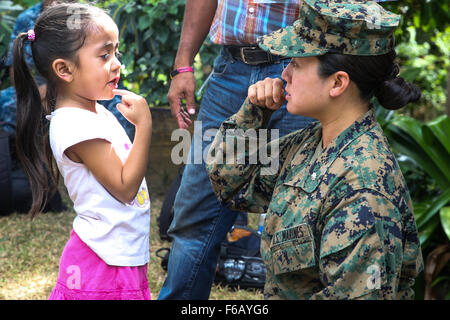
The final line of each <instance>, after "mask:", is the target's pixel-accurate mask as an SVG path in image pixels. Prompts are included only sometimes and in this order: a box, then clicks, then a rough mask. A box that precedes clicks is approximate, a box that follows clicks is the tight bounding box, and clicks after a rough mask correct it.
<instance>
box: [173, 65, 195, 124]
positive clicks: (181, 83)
mask: <svg viewBox="0 0 450 320" xmlns="http://www.w3.org/2000/svg"><path fill="white" fill-rule="evenodd" d="M167 99H168V100H169V104H170V109H171V111H172V116H173V117H174V118H175V119H176V120H177V123H178V127H179V128H181V129H187V128H188V127H189V126H190V125H191V124H192V120H191V118H190V116H191V115H193V114H195V77H194V74H193V73H192V72H183V73H179V74H177V75H176V76H175V77H174V78H173V79H172V82H171V83H170V88H169V93H168V94H167ZM183 99H186V107H187V112H186V110H185V109H184V107H183V103H182V100H183Z"/></svg>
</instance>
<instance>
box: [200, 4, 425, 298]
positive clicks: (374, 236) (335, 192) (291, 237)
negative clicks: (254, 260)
mask: <svg viewBox="0 0 450 320" xmlns="http://www.w3.org/2000/svg"><path fill="white" fill-rule="evenodd" d="M399 19H400V17H399V16H397V15H395V14H393V13H391V12H387V11H385V10H384V9H383V8H382V7H381V6H379V5H378V4H376V3H375V2H373V1H361V0H346V1H332V0H330V1H327V0H303V1H302V3H301V5H300V19H299V20H298V21H296V22H295V23H294V25H293V26H290V27H287V28H284V29H281V30H279V31H275V32H273V33H272V34H269V35H267V36H264V37H263V38H262V39H261V40H260V43H259V45H260V47H261V48H263V49H265V50H269V51H270V52H271V53H272V54H279V55H283V56H287V57H292V59H291V62H290V64H289V65H288V66H287V67H286V69H285V70H284V71H283V73H282V78H283V79H284V80H285V81H286V87H285V88H284V87H283V82H282V81H281V79H270V78H267V79H265V80H264V81H260V82H257V83H256V84H254V85H252V86H251V87H250V88H249V90H248V99H247V100H246V101H245V102H244V104H243V105H242V107H241V109H240V110H239V111H238V113H236V114H235V115H233V116H232V117H231V118H229V119H227V120H225V121H224V122H223V124H222V126H221V128H220V132H219V133H218V134H217V136H216V138H215V140H214V142H213V144H212V145H211V149H210V151H211V153H210V155H209V164H208V166H207V169H208V171H209V174H210V178H211V182H212V184H213V187H214V190H215V192H216V194H217V196H218V198H219V200H220V201H221V202H222V203H229V204H231V206H232V207H233V208H234V209H238V210H243V211H244V210H245V211H248V212H259V213H267V215H266V219H265V224H264V230H263V233H262V238H261V240H262V241H261V255H262V258H263V259H264V261H265V263H266V267H267V277H266V284H265V287H264V295H265V297H266V298H268V299H412V298H413V297H414V291H413V288H412V287H413V285H414V281H415V278H416V277H417V275H418V274H419V272H420V271H421V270H422V269H423V260H422V254H421V250H420V241H419V234H418V231H417V226H416V223H415V220H414V214H413V209H412V203H411V198H410V196H409V193H408V188H407V186H406V183H405V180H404V178H403V175H402V173H401V171H400V167H399V165H398V164H397V161H396V160H395V157H394V156H393V154H392V152H391V150H390V148H389V144H388V142H387V139H386V137H385V136H384V134H383V130H382V129H381V127H380V125H379V124H378V123H377V121H376V117H375V109H374V107H373V106H372V105H371V104H370V102H369V101H370V100H371V98H372V97H376V98H377V99H378V101H379V102H380V104H381V105H382V106H383V107H385V108H388V109H397V108H400V107H402V106H404V105H406V104H407V103H409V102H413V101H417V100H418V99H419V97H420V91H419V89H418V88H417V87H416V86H414V85H412V84H409V83H407V82H405V80H404V79H402V78H401V77H398V73H399V67H398V65H396V64H395V63H394V59H395V51H394V48H393V47H394V38H393V32H394V30H395V27H396V26H397V25H398V22H399ZM373 23H375V24H376V27H374V26H373ZM285 91H286V94H285ZM285 99H286V100H287V110H288V111H289V112H290V113H293V114H299V115H306V116H310V117H313V118H315V119H317V120H318V122H316V123H314V124H311V125H309V126H308V127H306V128H305V129H304V130H301V131H297V132H294V133H292V134H290V135H287V136H284V137H283V138H281V139H279V140H274V141H273V142H271V144H270V145H269V146H267V145H263V146H261V148H268V149H270V150H271V151H272V154H273V153H276V155H277V156H278V159H279V167H278V170H272V172H268V170H266V171H265V172H264V173H263V171H262V169H263V168H264V167H263V166H262V165H261V164H249V163H245V164H242V161H241V162H239V163H238V161H237V159H249V158H250V157H251V156H253V155H252V154H250V152H247V153H246V154H244V156H245V157H242V156H243V155H242V154H240V155H237V154H235V153H234V146H235V145H245V144H244V142H246V141H245V140H244V141H242V140H243V139H245V137H246V135H245V134H242V131H243V130H247V129H252V130H256V131H258V130H257V129H260V128H264V123H265V122H266V121H267V120H268V119H269V118H270V116H271V113H272V112H273V110H276V109H278V108H280V106H281V104H282V103H283V102H284V101H285ZM235 140H237V142H236V141H235ZM230 150H231V151H230ZM273 150H277V152H274V151H273ZM265 154H268V153H267V151H266V152H265ZM223 155H225V156H227V155H228V156H229V158H227V159H226V160H225V159H223ZM230 155H231V156H230ZM230 158H231V159H230ZM233 160H234V162H233ZM264 169H266V168H264ZM269 173H271V174H269Z"/></svg>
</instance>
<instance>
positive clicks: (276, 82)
mask: <svg viewBox="0 0 450 320" xmlns="http://www.w3.org/2000/svg"><path fill="white" fill-rule="evenodd" d="M248 98H249V99H250V102H251V103H253V104H256V105H257V106H260V107H266V108H267V109H271V110H277V109H279V108H280V107H281V106H282V105H283V103H284V101H285V100H286V96H285V95H284V86H283V81H282V80H281V79H279V78H275V79H272V78H265V79H264V80H261V81H258V82H257V83H255V84H253V85H251V86H250V87H249V88H248Z"/></svg>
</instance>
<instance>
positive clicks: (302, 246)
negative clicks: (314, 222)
mask: <svg viewBox="0 0 450 320" xmlns="http://www.w3.org/2000/svg"><path fill="white" fill-rule="evenodd" d="M270 251H271V253H272V267H273V271H274V273H275V274H276V275H279V274H283V273H288V272H295V271H298V270H301V269H306V268H310V267H312V266H314V265H316V260H315V256H314V242H313V238H312V236H311V232H310V230H309V227H308V225H307V224H306V223H302V224H299V225H296V226H293V227H291V228H286V229H282V230H280V231H277V232H276V233H275V234H274V236H273V238H272V243H271V246H270Z"/></svg>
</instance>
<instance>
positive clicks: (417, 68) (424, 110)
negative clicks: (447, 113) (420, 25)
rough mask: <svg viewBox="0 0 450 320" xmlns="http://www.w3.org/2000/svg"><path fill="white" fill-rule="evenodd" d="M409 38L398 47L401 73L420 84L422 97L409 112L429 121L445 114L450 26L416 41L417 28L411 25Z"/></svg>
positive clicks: (449, 53) (449, 63)
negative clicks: (421, 40)
mask: <svg viewBox="0 0 450 320" xmlns="http://www.w3.org/2000/svg"><path fill="white" fill-rule="evenodd" d="M407 31H408V33H409V39H408V40H407V41H404V42H402V43H400V44H399V45H398V46H397V48H396V49H397V53H398V57H399V60H400V65H401V74H400V75H401V76H402V77H403V78H405V79H406V80H407V81H409V82H414V83H416V84H419V85H420V89H421V91H422V97H421V99H420V100H419V101H418V102H417V103H414V104H410V105H408V107H406V108H405V110H406V111H407V113H408V114H409V115H412V116H414V117H415V118H418V119H423V120H430V119H434V118H436V117H437V116H438V115H440V114H443V112H444V105H445V101H446V90H447V86H446V83H447V78H448V70H449V67H450V27H448V28H446V29H445V30H444V31H442V32H441V31H436V33H435V34H434V35H433V36H432V37H431V39H429V40H428V41H426V42H423V43H418V42H417V33H418V31H417V29H415V27H412V26H411V27H408V28H407Z"/></svg>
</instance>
